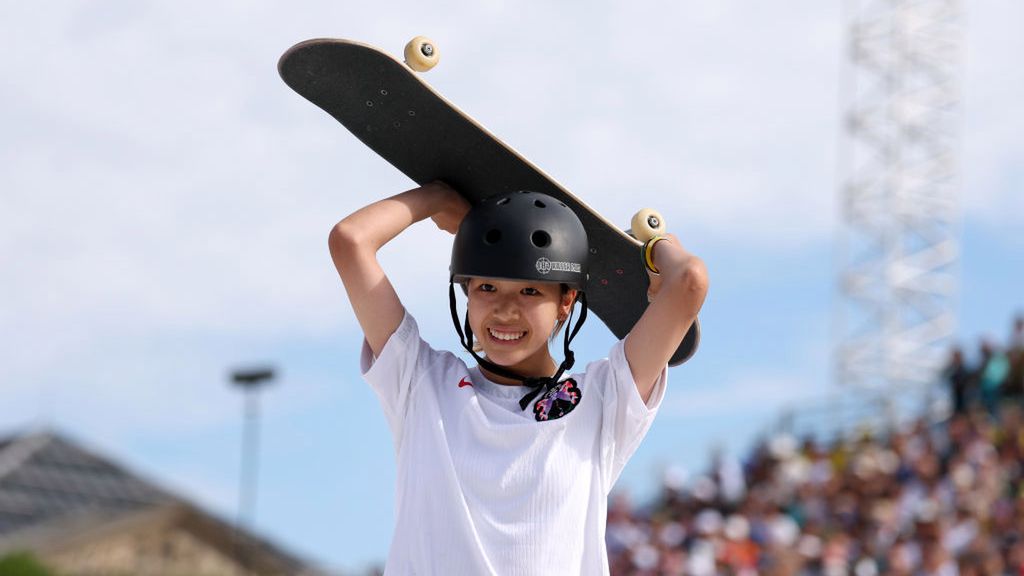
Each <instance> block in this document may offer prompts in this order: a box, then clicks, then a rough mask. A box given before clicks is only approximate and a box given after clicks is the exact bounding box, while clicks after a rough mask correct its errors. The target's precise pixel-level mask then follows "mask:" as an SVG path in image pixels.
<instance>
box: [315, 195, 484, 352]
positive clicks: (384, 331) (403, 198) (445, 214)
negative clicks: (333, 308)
mask: <svg viewBox="0 0 1024 576" xmlns="http://www.w3.org/2000/svg"><path fill="white" fill-rule="evenodd" d="M464 205H465V200H463V199H462V198H461V197H460V196H459V195H458V193H456V192H455V191H454V190H452V189H451V188H449V187H447V186H445V185H444V184H440V183H430V184H427V185H424V186H421V187H418V188H414V189H412V190H408V191H406V192H403V193H401V194H398V195H396V196H392V197H390V198H386V199H384V200H380V201H378V202H374V203H373V204H370V205H369V206H366V207H365V208H361V209H360V210H357V211H356V212H354V213H353V214H351V215H349V216H348V217H346V218H345V219H343V220H342V221H341V222H339V223H338V224H336V225H335V226H334V228H332V229H331V234H330V238H329V239H328V245H329V247H330V251H331V259H332V260H333V261H334V266H335V268H336V269H337V271H338V275H339V276H340V277H341V281H342V283H343V284H344V285H345V291H346V293H347V294H348V299H349V302H350V303H351V305H352V310H353V311H354V312H355V314H356V319H357V320H358V321H359V325H360V327H361V328H362V329H363V334H364V335H365V336H366V341H367V343H369V345H370V348H371V349H372V350H373V353H374V354H375V355H379V354H380V352H381V350H382V349H383V347H384V345H385V343H387V341H388V339H389V338H390V337H391V334H392V333H394V331H395V330H396V329H397V328H398V325H399V324H400V323H401V321H402V317H403V315H404V314H405V308H404V307H403V306H402V302H401V301H400V300H399V298H398V294H397V293H396V292H395V289H394V287H393V286H392V285H391V282H390V281H389V280H388V277H387V275H386V274H385V273H384V269H383V268H381V266H380V263H379V262H378V261H377V251H378V250H379V249H380V248H381V247H382V246H384V245H385V244H387V243H388V242H390V241H391V240H392V239H394V238H395V237H396V236H398V235H399V234H401V233H402V231H403V230H405V229H406V228H408V227H409V226H411V225H413V224H415V223H416V222H419V221H420V220H424V219H426V218H430V217H433V218H434V219H435V221H442V222H447V224H445V226H444V228H445V229H449V228H451V227H452V225H451V224H450V223H451V222H456V223H457V221H458V220H460V219H461V214H464V211H465V209H466V207H465V206H464ZM439 225H440V224H439Z"/></svg>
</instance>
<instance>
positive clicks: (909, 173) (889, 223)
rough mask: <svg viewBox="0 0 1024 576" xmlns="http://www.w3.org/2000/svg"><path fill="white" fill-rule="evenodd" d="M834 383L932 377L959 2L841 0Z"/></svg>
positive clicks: (950, 295) (952, 236) (941, 311)
mask: <svg viewBox="0 0 1024 576" xmlns="http://www.w3.org/2000/svg"><path fill="white" fill-rule="evenodd" d="M847 22H848V30H849V38H848V40H849V43H848V44H847V48H848V50H849V60H848V63H847V66H848V68H847V73H846V77H845V79H846V81H847V85H846V86H845V89H844V97H845V98H847V99H848V100H847V109H846V114H847V116H846V126H845V127H846V137H845V139H844V149H843V153H842V158H843V164H845V166H844V167H843V173H844V178H845V181H844V182H843V187H842V201H843V219H844V225H845V228H844V237H843V243H842V244H843V247H844V254H843V257H842V266H843V269H842V271H841V273H840V274H841V276H840V284H841V290H842V293H843V299H842V300H843V302H842V305H841V310H840V324H839V326H840V332H841V334H839V337H840V338H841V341H840V343H839V345H838V350H837V358H836V360H837V364H838V365H837V371H838V375H837V376H838V380H839V383H840V384H843V385H847V386H855V387H858V388H863V389H870V390H876V391H893V392H895V391H897V390H901V389H903V388H905V387H906V386H913V385H920V384H926V383H930V382H934V379H935V371H936V369H937V368H938V367H939V366H940V365H941V363H942V362H943V361H944V360H945V355H946V354H947V353H948V350H947V348H946V347H947V346H948V344H949V338H950V336H952V333H953V329H954V324H955V313H954V297H955V291H956V289H957V281H956V279H957V274H956V272H955V270H954V265H955V264H956V261H957V254H958V248H957V228H958V222H959V217H958V212H959V210H958V207H957V188H958V185H959V179H958V178H957V153H958V138H957V133H958V127H959V115H958V98H959V82H958V76H959V69H960V54H961V36H962V30H961V9H960V2H959V0H875V1H870V0H847Z"/></svg>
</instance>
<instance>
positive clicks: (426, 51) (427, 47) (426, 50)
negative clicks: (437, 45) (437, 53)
mask: <svg viewBox="0 0 1024 576" xmlns="http://www.w3.org/2000/svg"><path fill="white" fill-rule="evenodd" d="M420 52H423V55H424V56H426V57H428V58H429V57H431V56H433V55H434V46H433V44H423V45H421V46H420Z"/></svg>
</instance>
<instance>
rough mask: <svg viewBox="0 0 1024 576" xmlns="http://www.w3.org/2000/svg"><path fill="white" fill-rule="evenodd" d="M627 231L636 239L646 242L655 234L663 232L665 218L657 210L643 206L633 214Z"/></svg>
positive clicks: (658, 234) (661, 234)
mask: <svg viewBox="0 0 1024 576" xmlns="http://www.w3.org/2000/svg"><path fill="white" fill-rule="evenodd" d="M629 231H630V233H631V234H632V235H633V237H634V238H636V239H637V240H639V241H641V242H647V241H648V240H650V239H651V238H654V237H655V236H663V235H664V234H665V219H664V218H662V217H661V214H658V212H657V211H655V210H651V209H650V208H644V209H643V210H641V211H639V212H637V213H636V214H634V215H633V220H631V221H630V228H629Z"/></svg>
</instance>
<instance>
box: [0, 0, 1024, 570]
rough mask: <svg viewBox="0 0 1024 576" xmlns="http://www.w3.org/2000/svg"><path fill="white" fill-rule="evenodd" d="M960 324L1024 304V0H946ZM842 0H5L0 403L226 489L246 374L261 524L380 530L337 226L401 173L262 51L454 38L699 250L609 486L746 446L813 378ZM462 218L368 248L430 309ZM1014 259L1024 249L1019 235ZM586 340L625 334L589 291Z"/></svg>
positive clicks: (969, 336)
mask: <svg viewBox="0 0 1024 576" xmlns="http://www.w3.org/2000/svg"><path fill="white" fill-rule="evenodd" d="M966 13H967V14H966V19H965V20H966V29H965V36H964V52H963V68H962V100H961V109H960V114H961V121H960V127H961V131H960V141H959V142H960V143H959V150H960V158H959V166H960V169H959V176H960V181H961V186H960V205H961V209H962V211H961V219H960V223H959V229H960V239H959V240H960V254H961V259H960V264H959V270H960V289H959V294H958V297H957V300H956V306H957V310H958V327H957V334H956V342H960V343H963V344H964V345H966V346H967V347H968V349H973V348H974V347H975V346H976V344H977V340H978V338H979V337H981V336H985V335H990V336H991V337H993V338H995V339H997V340H1001V339H1005V337H1006V335H1007V333H1008V331H1009V325H1010V320H1011V318H1012V317H1013V315H1014V314H1015V313H1017V312H1019V311H1021V310H1024V297H1022V293H1024V291H1022V289H1021V288H1022V287H1024V268H1022V267H1021V266H1020V264H1019V261H1020V255H1021V254H1022V253H1024V250H1022V249H1024V234H1022V231H1024V229H1022V227H1021V215H1022V214H1024V194H1022V193H1021V191H1022V189H1024V107H1021V106H1020V102H1021V98H1022V97H1024V72H1022V71H1021V68H1020V66H1019V65H1018V62H1016V61H1015V56H1016V55H1019V54H1024V38H1022V37H1021V35H1020V34H1019V33H1018V31H1017V30H1016V25H1015V24H1016V23H1017V22H1021V21H1024V4H1021V3H1019V2H1016V1H1014V0H974V1H972V2H970V3H969V4H968V5H967V6H966ZM844 33H845V32H844V24H843V13H842V9H841V5H840V3H839V2H838V1H836V2H821V1H820V0H813V1H812V0H795V1H793V2H789V3H785V4H778V3H775V4H772V5H771V6H770V7H769V5H768V4H765V3H751V2H739V1H737V0H722V1H720V2H714V3H710V2H696V1H693V0H679V1H676V2H660V3H659V2H649V1H643V0H641V1H638V2H628V3H626V2H610V1H593V2H586V3H584V2H579V1H566V2H559V3H552V2H535V1H532V0H523V1H517V2H508V1H506V0H481V1H478V2H471V3H461V4H460V3H455V2H450V1H438V2H432V3H423V2H408V1H406V0H400V1H395V2H388V3H369V2H366V3H361V2H351V1H347V0H345V1H338V0H336V1H334V2H324V1H310V2H305V3H302V4H301V8H297V5H296V4H286V3H283V2H265V3H259V4H257V3H253V2H243V1H241V0H238V1H233V2H227V1H223V2H222V1H210V2H195V1H182V2H174V3H169V2H165V3H145V2H136V1H131V0H95V1H93V2H87V3H83V2H72V1H68V0H54V1H52V2H46V3H44V4H40V3H31V2H15V1H13V0H0V54H3V56H2V57H0V273H2V275H0V387H2V388H0V390H2V393H0V434H4V433H12V432H20V431H25V430H33V429H40V428H46V429H55V430H58V431H60V432H62V433H64V434H67V435H69V436H70V437H72V438H73V439H75V440H77V441H79V442H81V443H83V444H84V445H86V446H87V447H90V448H92V449H95V450H97V451H99V452H102V453H105V454H109V455H111V456H112V457H114V458H115V459H116V460H117V461H119V462H121V463H123V464H124V465H125V466H127V467H128V468H130V469H132V470H135V471H137V472H138V473H140V474H142V475H144V476H145V477H147V478H150V479H152V480H153V481H155V482H157V483H159V484H161V485H163V486H165V487H167V488H169V489H171V490H174V491H176V492H178V493H180V494H182V495H184V496H185V497H187V498H190V499H193V500H194V501H196V502H198V503H200V504H201V505H203V506H204V507H206V508H207V509H209V510H211V511H212V512H214V513H216V514H219V515H221V516H223V517H225V518H227V519H231V518H233V517H234V515H235V511H236V506H237V501H238V483H239V480H238V479H239V469H240V445H241V438H242V398H241V396H240V394H239V392H238V391H237V390H235V389H232V388H231V386H230V385H229V384H228V375H229V373H230V371H231V370H233V369H236V368H240V367H245V366H250V365H254V364H259V365H262V364H268V363H269V364H272V365H274V366H276V367H277V369H278V378H277V379H276V381H275V382H274V383H273V385H272V386H271V387H270V388H269V389H267V390H266V391H265V392H264V393H263V394H262V396H261V398H260V403H261V404H260V405H261V414H262V420H261V441H262V446H261V452H260V462H259V480H258V488H259V492H258V494H259V496H258V505H257V508H256V511H255V514H254V519H253V529H254V530H255V531H256V532H258V533H260V534H263V535H266V536H268V537H270V538H273V539H274V540H275V541H276V542H278V543H279V544H281V545H282V546H284V547H285V548H286V549H289V550H292V551H293V552H295V553H297V554H299V555H301V556H303V557H305V558H307V559H309V560H310V561H312V562H314V563H316V564H318V565H321V566H324V567H327V568H329V569H332V570H337V571H345V570H359V569H361V568H362V567H364V566H366V565H367V564H370V563H373V562H379V561H382V560H383V558H384V557H385V556H386V551H387V546H388V541H389V537H390V532H391V528H392V524H391V517H392V512H393V483H394V465H393V462H392V456H393V449H392V446H391V443H390V436H389V433H388V431H387V428H386V424H385V422H384V418H383V415H382V414H381V412H380V409H379V406H378V405H377V403H376V400H375V398H374V396H373V394H372V393H371V392H370V391H369V390H368V389H367V387H366V386H365V384H364V383H363V382H362V381H361V379H360V376H359V370H358V362H357V354H358V351H359V344H360V341H361V336H360V334H359V330H358V327H357V326H356V323H355V319H354V317H353V315H352V312H351V311H350V309H349V308H348V304H347V301H346V299H345V296H344V292H343V289H342V287H341V283H340V281H339V280H338V278H337V274H336V272H335V271H334V269H333V267H332V265H331V261H330V258H329V256H328V252H327V234H328V232H329V231H330V228H331V226H333V224H334V223H335V222H337V221H338V220H340V219H341V218H342V217H344V216H345V215H347V214H348V213H350V212H352V211H354V210H355V209H357V208H359V207H360V206H362V205H364V204H366V203H369V202H371V201H373V200H375V199H378V198H380V197H383V196H385V195H389V194H393V193H397V192H400V191H402V190H405V189H407V188H409V187H411V182H410V181H408V180H407V179H406V178H405V177H404V176H402V175H401V174H399V173H398V172H397V171H396V170H394V169H393V168H392V167H390V166H389V165H388V164H386V163H385V162H384V161H383V160H380V159H379V158H377V157H376V156H375V155H373V154H372V153H371V152H369V151H368V150H367V149H365V148H364V147H363V146H362V144H360V143H359V142H358V141H357V140H356V139H355V138H354V137H353V136H352V135H351V134H349V133H348V132H347V131H345V130H344V129H343V128H342V127H341V126H339V125H338V124H337V123H335V122H334V120H333V119H331V118H330V117H328V116H327V115H326V114H324V113H323V112H322V111H320V110H319V109H317V108H315V107H314V106H313V105H311V104H309V103H308V102H306V101H304V100H303V99H302V98H301V97H299V96H297V95H296V94H294V93H293V92H291V90H289V89H288V88H287V87H286V86H285V85H284V83H283V82H282V81H281V80H280V79H279V78H278V76H277V71H276V64H277V59H278V58H279V57H280V55H281V54H282V53H283V52H284V51H285V50H286V49H287V48H288V47H289V46H291V45H293V44H295V43H297V42H300V41H302V40H306V39H309V38H316V37H338V38H350V39H355V40H359V41H363V42H367V43H370V44H374V45H377V46H380V47H382V48H384V49H386V50H388V51H390V52H392V53H394V54H400V53H401V50H402V48H403V47H404V45H405V42H406V41H407V40H409V39H410V38H412V37H413V36H416V35H419V34H425V35H427V36H430V37H432V38H433V39H434V40H435V41H436V42H437V44H438V47H439V48H440V51H441V62H440V64H439V65H438V67H437V68H436V69H434V70H432V71H431V72H429V73H428V75H427V76H426V77H425V78H426V79H427V81H428V82H430V83H431V84H432V85H433V86H434V87H435V88H436V89H437V90H438V91H440V92H441V93H442V94H444V95H445V96H446V97H447V98H448V99H449V100H450V101H452V102H454V103H456V104H457V105H458V106H460V107H461V108H462V109H463V110H464V111H465V112H467V113H469V114H471V115H472V116H474V117H475V118H476V119H477V120H479V121H480V122H481V123H482V124H483V125H485V126H486V127H487V128H488V129H489V130H490V131H492V132H493V133H495V134H496V135H498V136H499V137H501V138H502V139H503V140H504V141H505V142H507V143H508V144H510V145H511V146H512V147H514V148H515V149H517V150H518V151H519V152H521V153H522V154H523V155H524V156H526V157H527V158H529V159H531V160H532V161H533V162H534V163H536V164H537V165H539V166H540V167H542V168H543V169H544V170H545V171H546V172H547V173H549V174H550V175H552V176H553V177H554V178H555V179H557V180H558V181H559V182H561V183H562V184H563V185H565V186H566V187H567V188H568V189H570V190H572V191H573V192H574V193H575V194H577V195H578V196H580V197H582V198H584V199H585V200H586V201H587V202H588V203H589V204H590V205H591V206H592V207H594V208H595V209H596V210H597V211H599V212H600V213H602V214H603V215H605V216H606V217H607V218H609V219H610V220H612V221H616V222H621V223H622V225H623V227H624V228H625V227H627V226H628V222H629V218H630V217H631V216H632V214H633V212H635V211H636V210H638V209H640V208H643V207H653V208H656V209H658V210H660V211H661V212H662V213H663V214H664V216H665V218H666V220H667V221H668V225H669V228H670V229H671V230H672V231H673V232H674V233H675V234H676V235H677V236H678V237H679V238H680V240H681V241H682V242H683V244H684V245H686V246H687V247H688V248H689V249H690V250H691V251H693V252H694V253H696V254H697V255H699V256H701V257H702V258H703V259H704V260H705V262H706V263H707V266H708V269H709V274H710V277H711V290H710V293H709V296H708V299H707V303H706V305H705V308H704V310H703V311H702V314H701V323H702V328H703V342H702V344H701V348H700V350H699V352H698V354H697V356H696V357H695V358H694V359H692V360H691V361H690V362H688V363H687V364H685V365H683V366H680V367H676V368H672V369H671V370H670V376H669V378H670V389H669V391H668V393H667V396H666V398H665V402H664V405H663V406H662V409H661V411H660V413H659V416H658V419H657V421H656V423H655V425H654V427H653V428H652V430H651V432H650V434H649V435H648V437H647V439H646V440H645V442H644V444H643V445H642V446H641V448H640V450H639V451H638V452H637V454H636V456H635V457H634V459H633V460H632V462H631V463H630V465H629V466H628V468H627V470H626V472H625V473H624V474H623V477H622V479H621V481H620V484H619V486H618V489H619V490H621V491H625V492H628V493H630V494H633V495H634V498H635V499H637V500H638V501H642V499H643V498H644V497H645V496H647V495H650V494H651V493H652V491H653V490H654V489H655V487H656V486H657V484H658V482H659V481H660V478H661V477H662V474H663V473H664V472H665V470H667V469H671V470H682V469H685V470H686V471H687V472H688V473H689V474H690V475H691V476H692V475H694V474H699V473H700V472H702V471H703V470H704V469H705V467H706V463H707V458H708V454H709V452H710V451H711V450H712V449H714V448H716V447H721V448H723V449H724V450H726V451H727V452H729V453H731V454H733V455H735V456H738V457H742V455H743V453H744V449H745V448H746V446H747V445H748V444H749V442H751V440H752V439H753V438H755V437H756V436H757V435H758V434H761V433H763V432H764V431H765V430H767V429H769V428H770V427H771V426H772V425H773V424H774V422H775V421H776V419H777V418H778V416H779V414H780V410H782V409H784V408H785V407H787V406H791V405H794V404H798V405H799V404H806V403H808V402H810V403H812V404H813V403H814V402H816V399H820V398H825V397H827V396H830V395H832V396H835V395H838V396H843V395H847V394H850V392H849V391H844V390H837V389H836V388H835V385H834V384H833V383H832V378H831V368H830V366H831V364H830V362H831V360H830V354H831V350H832V347H833V345H834V334H833V331H832V330H833V329H832V325H831V319H832V317H833V312H834V310H835V308H836V302H837V293H836V289H835V286H836V281H835V277H836V270H837V262H836V261H835V258H834V256H835V253H836V248H835V246H836V240H837V238H838V237H839V235H840V227H839V215H838V203H837V183H838V182H839V181H840V177H839V174H838V170H839V168H838V165H839V162H838V161H837V157H838V143H839V142H840V138H841V134H840V128H841V114H840V110H841V102H842V101H843V98H842V95H841V94H840V92H839V86H840V85H841V84H840V79H841V76H842V62H843V54H844V52H843V46H844ZM450 242H451V240H450V237H449V236H446V235H445V234H444V233H441V232H439V231H437V230H436V229H435V228H433V227H432V226H431V225H430V224H429V223H425V224H421V225H417V226H415V227H413V228H411V229H410V230H409V231H407V232H406V233H404V234H403V235H402V236H400V237H399V238H398V239H397V240H396V241H394V242H393V243H391V244H389V245H388V246H386V247H385V249H384V250H383V251H382V253H381V259H382V261H383V263H384V265H385V268H386V269H387V270H388V271H389V275H390V276H391V278H392V281H393V283H394V284H395V285H396V287H397V289H398V292H399V294H400V295H401V296H402V298H403V301H404V302H405V304H406V306H407V308H408V309H409V310H411V311H412V313H413V314H414V315H415V316H416V317H417V319H418V321H419V324H420V326H421V328H422V329H423V333H424V336H425V337H426V338H427V339H428V341H430V342H432V343H433V344H434V345H435V346H437V347H442V348H449V349H455V348H456V347H457V346H458V344H457V340H456V339H455V337H454V334H453V330H452V329H451V326H450V319H449V318H448V317H447V314H448V311H447V305H446V299H445V298H446V290H447V265H448V254H449V250H450ZM1013 262H1018V264H1013ZM577 343H578V349H577V357H580V358H599V357H601V356H602V355H604V354H605V353H606V351H607V350H608V348H609V347H610V346H611V344H612V340H611V336H610V334H608V332H607V330H605V329H604V328H603V327H602V326H601V325H600V323H599V322H589V323H588V324H587V326H586V327H585V328H584V330H583V333H582V334H581V336H580V338H579V339H578V340H577Z"/></svg>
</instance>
